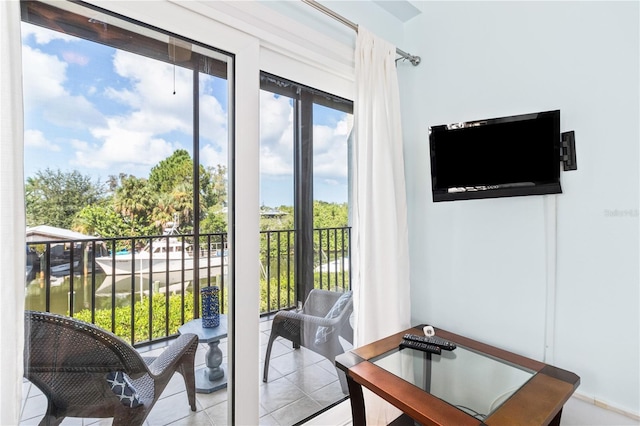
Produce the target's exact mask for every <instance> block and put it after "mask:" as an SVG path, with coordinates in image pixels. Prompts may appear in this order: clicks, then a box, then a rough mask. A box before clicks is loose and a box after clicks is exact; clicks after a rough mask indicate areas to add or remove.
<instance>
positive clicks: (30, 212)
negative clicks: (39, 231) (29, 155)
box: [25, 168, 103, 229]
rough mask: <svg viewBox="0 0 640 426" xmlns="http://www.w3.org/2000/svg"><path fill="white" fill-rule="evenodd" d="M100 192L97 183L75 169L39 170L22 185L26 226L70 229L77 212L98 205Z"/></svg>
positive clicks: (100, 187) (100, 189)
mask: <svg viewBox="0 0 640 426" xmlns="http://www.w3.org/2000/svg"><path fill="white" fill-rule="evenodd" d="M102 192H103V188H102V185H101V184H100V182H99V181H98V182H96V183H93V182H92V180H91V177H90V176H84V175H82V174H81V173H80V172H78V171H77V170H74V171H72V172H62V171H60V170H59V169H58V170H51V169H49V168H47V169H45V170H40V171H38V172H36V175H35V176H34V177H29V178H27V182H26V185H25V201H26V213H27V225H28V226H37V225H50V226H57V227H59V228H67V229H70V228H71V227H72V224H73V220H74V218H75V217H76V215H77V214H78V212H80V211H81V210H82V209H83V208H84V207H85V206H88V205H92V204H94V203H97V202H98V201H99V200H100V195H101V194H102Z"/></svg>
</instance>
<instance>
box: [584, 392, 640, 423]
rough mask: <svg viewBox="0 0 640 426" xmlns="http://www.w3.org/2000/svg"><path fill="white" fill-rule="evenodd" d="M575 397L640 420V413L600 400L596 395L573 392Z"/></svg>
mask: <svg viewBox="0 0 640 426" xmlns="http://www.w3.org/2000/svg"><path fill="white" fill-rule="evenodd" d="M573 398H576V399H579V400H580V401H584V402H587V403H589V404H593V405H595V406H596V407H598V408H602V409H603V410H608V411H613V412H614V413H618V414H620V415H623V416H625V417H629V418H630V419H633V420H637V421H640V415H638V414H636V413H631V412H629V411H626V410H623V409H622V408H618V407H616V406H614V405H611V404H609V403H606V402H604V401H600V400H598V399H596V398H594V397H591V396H587V395H583V394H581V393H578V392H576V393H574V394H573Z"/></svg>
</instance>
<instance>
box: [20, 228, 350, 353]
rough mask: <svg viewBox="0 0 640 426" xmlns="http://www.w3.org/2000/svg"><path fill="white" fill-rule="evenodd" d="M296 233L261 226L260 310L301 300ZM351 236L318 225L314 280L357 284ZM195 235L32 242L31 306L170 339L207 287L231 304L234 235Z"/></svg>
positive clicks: (319, 284)
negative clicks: (351, 272) (230, 240)
mask: <svg viewBox="0 0 640 426" xmlns="http://www.w3.org/2000/svg"><path fill="white" fill-rule="evenodd" d="M294 234H295V231H293V230H284V231H262V232H261V233H260V240H261V250H260V259H259V261H260V265H261V276H260V282H259V283H256V285H259V286H260V295H261V304H260V314H261V315H269V314H272V313H274V312H277V311H278V310H282V309H291V308H294V307H295V306H296V304H297V295H296V285H295V279H294V277H295V274H294V271H295V265H294V259H295V257H294V246H293V241H294V240H295V239H294ZM349 235H350V228H324V229H316V230H314V245H315V247H314V274H313V275H314V287H316V288H324V289H332V290H341V291H344V290H346V289H349V288H350V287H351V284H350V280H349V270H350V263H349V250H350V246H349ZM193 242H194V236H193V235H188V234H187V235H162V236H139V237H126V238H101V239H86V240H58V241H36V242H29V243H27V259H28V260H27V271H26V275H27V276H26V284H27V288H26V294H27V297H26V307H27V309H33V310H40V311H47V312H56V313H59V314H63V315H68V316H73V317H78V318H80V319H83V320H85V321H88V322H92V323H95V324H97V325H99V326H100V327H103V328H105V329H107V330H111V331H112V332H114V333H116V334H118V335H119V336H121V337H123V338H125V339H128V340H130V342H131V343H132V344H133V345H135V346H142V345H145V344H148V343H152V342H156V341H160V340H165V339H168V338H171V337H173V336H175V334H176V333H177V328H178V327H179V326H180V325H182V324H184V323H185V322H186V321H189V320H191V319H192V318H194V317H195V316H198V315H199V309H198V310H197V311H196V310H194V300H195V298H194V297H195V295H194V291H197V290H198V289H199V288H200V287H203V286H211V285H216V286H218V287H220V298H221V303H220V309H221V312H222V313H225V312H227V311H228V304H227V294H228V291H227V290H228V285H229V284H228V280H229V276H228V272H229V271H228V266H229V263H228V250H227V235H226V234H225V233H218V234H201V235H200V239H199V250H198V251H197V252H196V251H195V250H194V245H193ZM196 281H197V283H196ZM196 284H197V285H196Z"/></svg>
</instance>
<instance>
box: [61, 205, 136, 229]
mask: <svg viewBox="0 0 640 426" xmlns="http://www.w3.org/2000/svg"><path fill="white" fill-rule="evenodd" d="M73 229H75V230H76V231H79V232H82V233H83V234H87V235H99V236H101V237H105V238H112V237H120V236H122V235H125V234H126V233H127V230H128V227H127V224H126V223H125V221H124V220H123V218H122V216H121V215H120V214H118V213H117V212H116V211H115V210H114V208H113V203H111V202H109V203H102V204H93V205H89V206H85V207H84V208H83V209H82V210H80V212H79V213H78V215H77V216H76V218H75V220H74V221H73Z"/></svg>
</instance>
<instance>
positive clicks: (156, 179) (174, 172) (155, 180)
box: [149, 149, 193, 193]
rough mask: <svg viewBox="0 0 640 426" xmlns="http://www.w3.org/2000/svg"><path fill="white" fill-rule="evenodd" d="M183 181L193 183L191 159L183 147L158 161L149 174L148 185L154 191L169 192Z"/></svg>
mask: <svg viewBox="0 0 640 426" xmlns="http://www.w3.org/2000/svg"><path fill="white" fill-rule="evenodd" d="M183 183H188V184H190V185H191V183H193V161H192V160H191V156H190V155H189V153H188V152H187V151H186V150H184V149H178V150H176V151H175V152H174V153H173V154H171V155H170V156H169V157H167V158H165V159H164V160H162V161H160V162H159V163H158V164H157V165H156V166H154V167H153V168H152V169H151V172H150V174H149V187H150V189H151V190H152V191H153V192H156V193H171V192H172V191H173V190H174V188H175V187H176V186H178V185H179V184H183Z"/></svg>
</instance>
